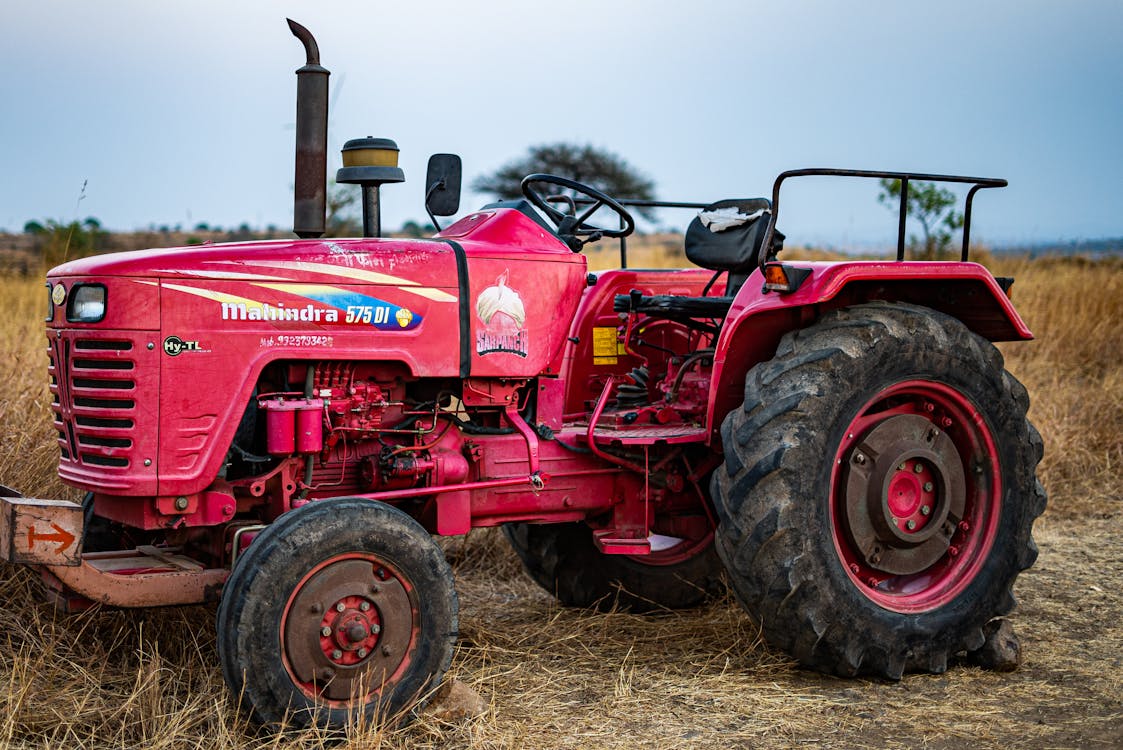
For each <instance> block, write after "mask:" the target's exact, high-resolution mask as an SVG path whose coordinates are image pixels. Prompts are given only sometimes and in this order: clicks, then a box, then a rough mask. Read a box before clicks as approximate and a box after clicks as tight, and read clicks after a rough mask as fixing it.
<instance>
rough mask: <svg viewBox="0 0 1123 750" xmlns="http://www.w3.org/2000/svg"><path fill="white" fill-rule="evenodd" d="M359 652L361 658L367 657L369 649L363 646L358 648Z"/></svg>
mask: <svg viewBox="0 0 1123 750" xmlns="http://www.w3.org/2000/svg"><path fill="white" fill-rule="evenodd" d="M357 653H358V656H359V658H360V659H365V658H366V655H367V650H366V649H365V648H361V649H359V650H358V652H357Z"/></svg>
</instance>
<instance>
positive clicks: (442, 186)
mask: <svg viewBox="0 0 1123 750" xmlns="http://www.w3.org/2000/svg"><path fill="white" fill-rule="evenodd" d="M444 189H445V181H444V180H437V181H436V182H434V183H433V184H432V185H430V186H429V189H428V190H427V191H426V192H425V213H427V214H429V221H431V222H433V226H434V227H435V228H436V230H437V231H438V232H440V231H441V225H440V224H438V223H437V217H436V216H434V215H433V209H431V208H429V199H430V198H432V197H433V193H435V192H437V191H438V190H444Z"/></svg>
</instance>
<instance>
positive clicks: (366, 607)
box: [359, 602, 370, 612]
mask: <svg viewBox="0 0 1123 750" xmlns="http://www.w3.org/2000/svg"><path fill="white" fill-rule="evenodd" d="M359 609H361V610H362V611H364V612H368V611H370V602H363V603H362V604H360V605H359Z"/></svg>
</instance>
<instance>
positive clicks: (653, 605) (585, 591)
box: [503, 523, 724, 612]
mask: <svg viewBox="0 0 1123 750" xmlns="http://www.w3.org/2000/svg"><path fill="white" fill-rule="evenodd" d="M503 530H504V533H506V535H507V539H508V540H509V541H510V542H511V546H512V547H513V548H514V550H515V552H516V553H517V554H518V556H519V558H520V559H521V560H522V561H523V565H524V566H525V568H526V571H527V573H529V574H530V577H531V578H533V579H534V580H535V582H537V583H538V585H539V586H541V587H542V588H544V589H546V591H549V592H550V593H551V594H553V595H555V596H556V597H557V598H558V601H560V602H561V603H562V604H564V605H566V606H569V607H596V608H597V609H601V610H608V609H611V608H612V607H614V606H620V607H623V608H624V609H629V610H631V611H633V612H646V611H650V610H653V609H660V608H669V609H680V608H683V607H693V606H697V605H698V604H701V603H702V602H703V601H705V600H706V599H707V598H708V597H711V596H713V595H715V594H718V593H720V592H721V591H722V590H723V589H724V584H723V583H722V569H721V562H720V561H719V560H718V559H717V556H716V555H715V554H714V545H713V533H712V532H711V531H704V532H702V533H700V534H698V535H697V537H696V538H694V539H684V540H683V541H681V542H679V543H677V544H674V545H673V546H669V547H667V548H666V549H662V550H659V551H656V552H652V553H651V554H650V555H605V554H602V553H601V552H600V551H599V550H598V549H597V547H596V545H595V544H594V542H593V533H592V530H591V529H590V528H589V527H588V526H587V525H585V524H583V523H559V524H527V523H512V524H507V525H506V526H504V527H503Z"/></svg>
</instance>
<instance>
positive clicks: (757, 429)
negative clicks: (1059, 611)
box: [712, 303, 1045, 679]
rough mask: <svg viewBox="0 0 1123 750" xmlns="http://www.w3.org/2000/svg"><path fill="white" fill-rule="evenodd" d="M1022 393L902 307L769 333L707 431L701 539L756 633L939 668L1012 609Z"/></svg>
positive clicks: (798, 654)
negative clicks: (709, 526)
mask: <svg viewBox="0 0 1123 750" xmlns="http://www.w3.org/2000/svg"><path fill="white" fill-rule="evenodd" d="M1028 406H1029V398H1028V396H1027V394H1026V391H1025V388H1023V387H1022V385H1021V384H1020V383H1018V382H1017V380H1015V379H1014V378H1013V377H1012V376H1011V375H1010V374H1009V373H1007V372H1005V370H1004V369H1003V364H1002V357H1001V355H1000V354H999V353H998V351H997V349H995V348H994V346H992V345H991V344H990V343H989V342H987V341H986V340H985V339H983V338H981V337H979V336H977V335H975V334H973V333H971V332H970V331H969V330H968V329H967V328H966V327H965V326H964V325H963V324H962V323H960V322H959V321H958V320H956V319H954V318H952V317H950V316H947V315H944V314H942V313H939V312H936V311H933V310H929V309H927V308H921V307H916V306H911V305H904V304H878V303H875V304H868V305H861V306H857V307H853V308H847V309H843V310H839V311H835V312H832V313H830V314H828V315H826V316H824V317H823V319H822V320H821V321H819V322H818V323H816V324H815V325H813V326H810V327H809V328H806V329H803V330H799V331H794V332H791V333H789V334H787V335H785V337H784V338H783V339H782V340H781V342H780V345H779V347H778V349H777V353H776V356H775V358H774V359H772V360H771V361H769V362H765V363H762V364H760V365H758V366H756V367H754V368H753V369H752V370H751V371H750V372H749V373H748V375H747V376H746V385H745V402H744V405H743V407H742V408H741V409H738V410H735V411H733V412H732V413H730V414H729V415H728V416H727V417H726V420H725V422H724V423H723V425H722V438H723V446H724V451H725V466H724V468H719V469H718V471H717V472H715V474H714V478H713V481H712V496H713V497H714V500H715V506H716V509H717V512H718V516H719V520H720V524H719V528H718V532H717V542H718V543H717V550H718V554H719V556H720V557H721V558H722V560H723V562H724V563H725V565H726V568H727V570H728V571H729V574H730V578H731V584H732V587H733V590H734V592H735V593H736V595H737V597H738V599H739V600H740V602H741V603H742V604H743V606H744V607H745V609H746V610H747V611H748V612H749V614H750V615H751V616H753V617H754V619H756V620H758V621H759V623H760V624H761V627H762V630H763V633H764V636H765V638H766V639H767V640H768V641H769V642H770V643H771V644H772V645H774V646H776V647H778V648H781V649H783V650H785V651H787V652H788V653H790V654H791V655H792V656H793V657H795V658H796V659H797V660H798V661H799V662H800V663H801V664H803V665H805V666H808V667H812V668H814V669H818V670H821V671H824V672H829V673H834V674H839V675H847V676H849V675H855V674H859V673H867V674H874V675H879V676H883V677H887V678H891V679H899V678H900V677H901V675H902V674H903V673H904V672H905V671H931V672H942V671H944V670H945V669H946V667H947V661H948V659H949V657H950V656H952V655H954V654H956V653H958V652H961V651H972V650H975V649H978V648H979V647H981V646H982V645H983V640H984V636H983V626H984V625H986V623H987V622H988V621H990V620H991V619H993V618H995V617H998V616H1000V615H1003V614H1005V613H1007V612H1009V611H1010V610H1011V609H1012V608H1013V606H1014V597H1013V594H1012V591H1011V587H1012V585H1013V582H1014V579H1015V578H1016V577H1017V575H1018V573H1019V572H1020V571H1021V570H1024V569H1025V568H1027V567H1029V566H1030V565H1032V564H1033V561H1034V559H1035V558H1036V556H1037V548H1036V547H1035V546H1034V543H1033V539H1032V537H1031V528H1032V525H1033V520H1034V519H1035V518H1036V517H1037V516H1038V515H1040V514H1041V512H1042V511H1043V510H1044V507H1045V493H1044V490H1043V489H1042V487H1041V485H1040V484H1039V483H1038V482H1037V481H1036V478H1035V476H1034V472H1035V467H1036V465H1037V462H1038V461H1039V460H1040V458H1041V455H1042V442H1041V438H1040V436H1039V435H1038V433H1037V431H1036V430H1035V429H1034V428H1033V427H1032V425H1030V424H1029V422H1028V421H1027V420H1026V416H1025V415H1026V410H1027V409H1028Z"/></svg>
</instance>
